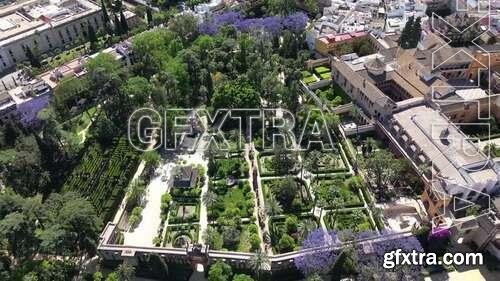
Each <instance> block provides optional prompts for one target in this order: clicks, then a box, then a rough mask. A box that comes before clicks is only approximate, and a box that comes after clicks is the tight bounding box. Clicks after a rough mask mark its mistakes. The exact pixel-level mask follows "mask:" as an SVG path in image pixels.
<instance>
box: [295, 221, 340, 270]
mask: <svg viewBox="0 0 500 281" xmlns="http://www.w3.org/2000/svg"><path fill="white" fill-rule="evenodd" d="M338 246H339V240H338V239H337V235H336V233H335V232H329V233H327V232H325V231H323V229H321V228H318V229H316V230H314V231H312V232H310V233H309V235H307V237H306V238H305V239H304V241H303V242H302V247H301V251H303V252H304V254H302V255H300V256H299V257H297V258H295V260H294V262H295V266H296V267H297V268H298V269H299V270H300V271H301V272H302V274H304V275H305V276H309V275H311V274H313V273H318V274H324V273H328V272H329V271H330V270H331V268H332V267H333V265H334V264H335V261H336V260H337V257H338V251H337V248H338Z"/></svg>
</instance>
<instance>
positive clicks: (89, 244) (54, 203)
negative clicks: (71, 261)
mask: <svg viewBox="0 0 500 281" xmlns="http://www.w3.org/2000/svg"><path fill="white" fill-rule="evenodd" d="M44 206H45V217H46V218H45V222H44V226H45V228H44V229H41V231H39V232H38V235H39V237H40V240H41V245H42V246H43V247H44V248H45V250H46V251H48V252H51V253H55V254H62V253H65V254H70V255H72V256H74V257H80V256H81V255H83V254H90V255H92V254H95V251H96V245H97V241H98V238H99V232H100V229H101V225H102V221H101V220H100V218H99V217H98V215H97V213H96V211H95V209H94V207H93V206H92V205H91V204H90V203H89V202H88V201H87V200H86V199H84V198H82V197H81V196H79V195H78V194H76V193H74V192H67V193H64V194H58V193H53V194H51V195H50V197H49V198H48V199H47V201H46V202H45V203H44ZM44 245H45V246H44Z"/></svg>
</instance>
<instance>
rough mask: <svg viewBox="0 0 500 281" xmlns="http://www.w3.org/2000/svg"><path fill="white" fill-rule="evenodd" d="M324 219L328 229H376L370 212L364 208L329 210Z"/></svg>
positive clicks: (357, 230) (355, 230)
mask: <svg viewBox="0 0 500 281" xmlns="http://www.w3.org/2000/svg"><path fill="white" fill-rule="evenodd" d="M323 220H324V221H325V225H326V228H327V229H328V230H335V231H341V230H352V231H354V232H361V231H368V230H375V227H374V226H373V225H372V223H371V222H370V218H369V216H368V212H367V211H366V210H364V209H356V210H350V211H344V210H337V211H329V212H328V213H327V214H325V216H324V217H323Z"/></svg>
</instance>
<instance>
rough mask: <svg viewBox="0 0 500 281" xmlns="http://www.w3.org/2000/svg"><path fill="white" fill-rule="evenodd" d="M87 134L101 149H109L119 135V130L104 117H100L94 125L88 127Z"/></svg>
mask: <svg viewBox="0 0 500 281" xmlns="http://www.w3.org/2000/svg"><path fill="white" fill-rule="evenodd" d="M89 132H90V134H91V135H92V136H93V137H95V138H96V140H97V141H98V142H99V144H101V145H102V146H103V147H109V146H110V145H111V144H113V142H114V140H115V138H116V137H117V136H118V135H119V134H120V129H119V128H118V127H117V126H116V125H115V124H114V123H113V122H112V121H111V120H109V118H107V117H106V116H100V117H99V118H97V121H96V122H95V124H94V125H93V126H91V127H90V130H89Z"/></svg>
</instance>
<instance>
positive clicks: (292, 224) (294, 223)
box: [285, 216, 299, 234]
mask: <svg viewBox="0 0 500 281" xmlns="http://www.w3.org/2000/svg"><path fill="white" fill-rule="evenodd" d="M298 225H299V221H298V219H297V217H296V216H288V217H287V218H286V219H285V226H286V231H287V232H288V233H289V234H292V233H296V232H297V228H298Z"/></svg>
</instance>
